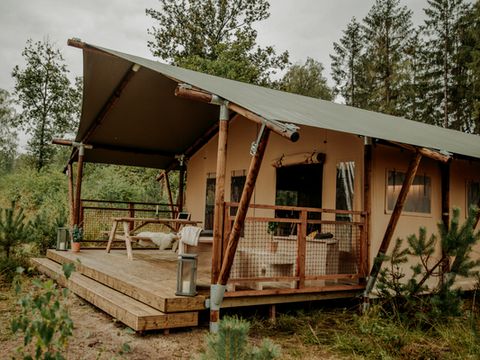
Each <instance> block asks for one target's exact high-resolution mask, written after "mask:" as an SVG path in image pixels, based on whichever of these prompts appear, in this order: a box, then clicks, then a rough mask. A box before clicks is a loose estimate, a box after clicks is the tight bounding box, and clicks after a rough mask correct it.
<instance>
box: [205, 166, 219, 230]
mask: <svg viewBox="0 0 480 360" xmlns="http://www.w3.org/2000/svg"><path fill="white" fill-rule="evenodd" d="M215 183H216V176H215V173H208V174H207V189H206V192H205V223H204V229H205V230H213V212H214V210H215Z"/></svg>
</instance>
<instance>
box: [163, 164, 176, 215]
mask: <svg viewBox="0 0 480 360" xmlns="http://www.w3.org/2000/svg"><path fill="white" fill-rule="evenodd" d="M164 178H165V187H166V188H167V194H168V203H169V204H170V211H171V213H172V214H171V216H172V219H175V217H176V214H175V204H174V203H173V197H172V188H171V187H170V178H169V177H168V171H165V176H164Z"/></svg>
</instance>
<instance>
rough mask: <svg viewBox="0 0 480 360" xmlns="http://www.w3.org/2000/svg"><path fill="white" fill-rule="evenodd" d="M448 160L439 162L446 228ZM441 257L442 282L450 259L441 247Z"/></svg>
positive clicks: (447, 212)
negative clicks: (443, 259) (442, 259)
mask: <svg viewBox="0 0 480 360" xmlns="http://www.w3.org/2000/svg"><path fill="white" fill-rule="evenodd" d="M450 172H451V167H450V162H447V163H440V174H441V186H442V222H443V225H444V226H445V227H446V228H447V229H448V228H449V226H450ZM442 257H444V258H445V262H444V263H443V264H442V266H441V270H440V274H441V276H440V281H441V282H442V283H443V281H444V278H443V275H444V273H445V272H447V271H448V270H449V268H450V261H449V258H448V256H445V251H444V249H443V248H442Z"/></svg>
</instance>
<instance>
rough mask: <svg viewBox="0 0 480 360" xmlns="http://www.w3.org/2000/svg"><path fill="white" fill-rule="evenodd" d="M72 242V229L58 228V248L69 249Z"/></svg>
mask: <svg viewBox="0 0 480 360" xmlns="http://www.w3.org/2000/svg"><path fill="white" fill-rule="evenodd" d="M69 244H70V231H69V229H68V228H65V227H60V228H58V229H57V248H56V249H57V250H63V251H66V250H68V245H69Z"/></svg>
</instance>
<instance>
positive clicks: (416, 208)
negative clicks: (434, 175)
mask: <svg viewBox="0 0 480 360" xmlns="http://www.w3.org/2000/svg"><path fill="white" fill-rule="evenodd" d="M404 180H405V173H404V172H400V171H396V170H389V171H388V180H387V210H388V211H392V210H393V209H394V208H395V203H396V202H397V198H398V195H399V194H400V190H401V189H402V185H403V181H404ZM431 193H432V181H431V179H430V177H429V176H426V175H417V176H415V179H414V180H413V183H412V186H411V187H410V191H409V192H408V195H407V200H406V201H405V205H404V207H403V211H406V212H412V213H421V214H430V212H431V203H432V194H431Z"/></svg>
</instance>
